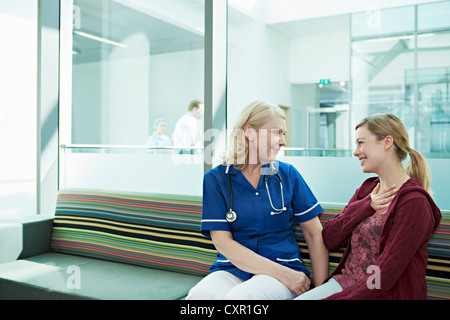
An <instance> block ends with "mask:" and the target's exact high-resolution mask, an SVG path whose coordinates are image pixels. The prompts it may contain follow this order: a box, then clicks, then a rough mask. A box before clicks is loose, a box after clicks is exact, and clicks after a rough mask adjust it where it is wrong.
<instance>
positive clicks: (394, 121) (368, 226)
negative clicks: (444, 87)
mask: <svg viewBox="0 0 450 320" xmlns="http://www.w3.org/2000/svg"><path fill="white" fill-rule="evenodd" d="M353 155H354V156H355V157H357V158H358V159H359V162H360V165H361V167H362V171H363V172H365V173H375V174H377V177H372V178H369V179H367V180H366V181H364V183H363V184H362V185H361V186H360V187H359V188H358V189H357V190H356V192H355V194H354V195H353V197H352V198H351V199H350V202H349V203H348V204H347V205H346V206H345V208H344V209H343V210H342V211H341V212H340V213H339V214H338V215H337V216H335V217H334V218H333V219H331V220H330V221H329V222H327V223H326V224H325V226H324V228H323V232H322V236H323V241H324V243H325V246H326V247H327V249H328V250H337V249H340V248H342V247H344V246H346V250H345V252H344V255H343V257H342V259H341V261H340V263H339V265H338V266H337V268H336V269H335V270H334V272H333V273H332V274H331V276H330V278H329V279H328V281H327V282H325V283H324V284H322V285H321V286H319V287H316V288H314V289H312V290H311V291H309V292H307V293H305V294H303V295H301V296H299V297H298V298H297V299H304V300H306V299H310V300H312V299H330V300H332V299H345V300H348V299H358V300H364V299H371V300H372V299H396V300H397V299H401V300H415V299H425V298H426V297H427V285H426V281H425V273H426V268H427V242H428V241H429V240H430V237H431V234H432V233H433V231H434V230H435V229H436V227H437V226H438V224H439V222H440V220H441V217H442V216H441V212H440V210H439V208H438V207H437V206H436V204H435V203H434V201H433V198H432V196H431V190H430V185H431V177H430V171H429V168H428V164H427V162H426V160H425V158H424V157H423V156H422V155H421V154H420V153H419V152H418V151H416V150H414V149H412V148H411V147H410V146H409V140H408V132H407V130H406V128H405V126H404V125H403V123H402V122H401V120H400V119H399V118H398V117H397V116H395V115H392V114H376V115H372V116H368V117H366V118H364V119H363V120H362V121H361V122H360V123H359V124H358V125H357V126H356V148H355V151H354V153H353ZM407 155H409V157H410V160H409V162H408V163H407V164H406V165H405V166H403V164H402V161H403V160H405V159H406V157H407Z"/></svg>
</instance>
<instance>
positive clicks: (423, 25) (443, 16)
mask: <svg viewBox="0 0 450 320" xmlns="http://www.w3.org/2000/svg"><path fill="white" fill-rule="evenodd" d="M449 17H450V1H442V2H436V3H430V4H424V5H420V6H418V29H419V31H422V30H430V29H443V28H445V29H449V28H450V18H449Z"/></svg>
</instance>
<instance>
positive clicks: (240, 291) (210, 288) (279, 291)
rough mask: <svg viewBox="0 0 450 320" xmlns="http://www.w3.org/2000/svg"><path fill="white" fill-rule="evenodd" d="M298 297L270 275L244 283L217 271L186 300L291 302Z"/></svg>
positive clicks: (258, 276) (199, 284) (228, 274)
mask: <svg viewBox="0 0 450 320" xmlns="http://www.w3.org/2000/svg"><path fill="white" fill-rule="evenodd" d="M296 296H297V295H296V294H295V293H293V292H292V291H290V290H289V289H288V288H287V287H286V286H285V285H284V284H282V283H281V282H280V281H278V280H277V279H275V278H273V277H271V276H268V275H263V274H261V275H255V276H253V277H252V278H250V279H249V280H247V281H244V280H242V279H240V278H238V277H236V276H235V275H233V274H231V273H229V272H226V271H221V270H220V271H215V272H213V273H211V274H209V275H207V276H206V277H205V278H203V279H202V280H201V281H200V282H199V283H198V284H197V285H196V286H195V287H193V288H192V289H191V290H190V291H189V294H188V296H187V297H186V300H291V299H293V298H295V297H296Z"/></svg>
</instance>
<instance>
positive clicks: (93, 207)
mask: <svg viewBox="0 0 450 320" xmlns="http://www.w3.org/2000/svg"><path fill="white" fill-rule="evenodd" d="M201 207H202V203H201V197H199V196H182V195H163V194H147V193H137V192H127V193H124V192H112V191H104V190H89V189H64V190H61V191H60V192H59V194H58V198H57V203H56V212H55V218H54V225H53V233H52V239H51V250H52V251H55V252H61V253H69V254H75V255H81V256H88V257H94V258H99V259H106V260H111V261H116V262H125V263H130V264H135V265H140V266H146V267H152V268H157V269H163V270H170V271H177V272H182V273H187V274H193V275H200V276H203V275H206V274H208V271H209V267H210V266H211V264H212V263H213V262H214V261H215V260H216V250H215V248H214V245H213V244H212V242H211V240H209V239H207V238H205V237H204V236H203V235H201V234H200V232H199V230H200V223H201Z"/></svg>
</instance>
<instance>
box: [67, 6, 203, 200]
mask: <svg viewBox="0 0 450 320" xmlns="http://www.w3.org/2000/svg"><path fill="white" fill-rule="evenodd" d="M63 4H64V8H62V14H64V12H66V13H67V15H68V17H70V18H71V19H68V20H69V21H70V22H72V23H71V24H70V25H69V24H68V25H66V26H65V28H66V32H67V34H68V35H69V36H68V37H67V38H65V41H66V42H65V43H64V44H63V46H62V47H63V48H65V50H66V51H65V52H62V53H61V54H62V55H65V56H66V57H67V56H69V55H68V52H67V51H68V50H70V59H67V60H66V62H65V64H64V65H63V66H62V68H63V69H64V70H67V72H68V74H71V75H72V77H71V79H65V80H63V81H65V83H66V86H63V88H64V91H63V93H62V101H65V103H64V104H62V106H61V107H62V109H64V111H63V114H62V121H63V122H64V123H65V126H62V127H61V145H62V147H61V161H60V166H61V170H60V172H61V174H60V187H92V188H95V187H98V188H102V187H108V188H116V189H122V190H144V191H154V192H169V193H185V192H192V193H196V194H198V193H200V192H201V179H202V172H203V166H202V164H203V159H202V155H201V153H202V152H201V150H202V148H201V147H199V146H198V145H195V146H194V145H187V146H184V149H183V150H186V149H187V150H188V153H189V154H188V155H183V154H180V152H179V150H172V149H171V147H172V146H174V133H175V128H176V124H177V122H178V121H179V120H180V119H186V117H188V116H189V117H191V118H192V115H191V114H190V113H189V114H188V107H189V105H190V103H191V102H192V101H193V100H198V101H199V102H201V104H203V97H204V54H205V53H204V33H205V30H204V29H205V28H204V23H205V22H204V21H205V18H204V1H201V0H170V1H141V0H114V1H90V0H73V1H70V0H69V1H63ZM62 34H64V30H62ZM68 83H70V84H69V85H68ZM202 108H203V107H202ZM197 116H198V117H197ZM181 121H185V120H181ZM195 121H196V122H197V124H196V125H197V128H198V129H196V130H198V132H202V131H203V129H202V128H203V117H202V114H196V115H195ZM174 177H178V178H177V182H178V183H177V184H174V183H173V179H174ZM192 185H194V187H192ZM190 186H191V187H190Z"/></svg>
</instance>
